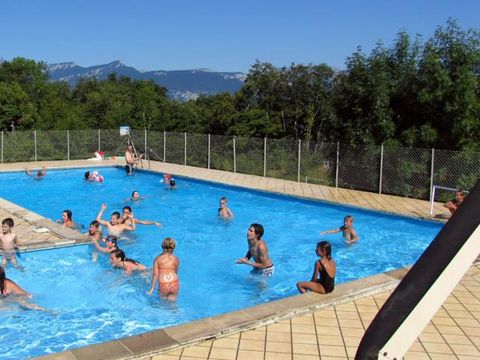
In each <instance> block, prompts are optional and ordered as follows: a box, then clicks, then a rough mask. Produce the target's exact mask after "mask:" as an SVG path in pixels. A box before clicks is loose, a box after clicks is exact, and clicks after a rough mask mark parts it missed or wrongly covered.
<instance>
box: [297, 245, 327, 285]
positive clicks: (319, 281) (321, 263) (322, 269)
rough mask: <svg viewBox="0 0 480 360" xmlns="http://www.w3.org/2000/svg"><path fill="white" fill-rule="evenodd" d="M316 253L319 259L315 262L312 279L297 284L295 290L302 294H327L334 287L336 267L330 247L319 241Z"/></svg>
mask: <svg viewBox="0 0 480 360" xmlns="http://www.w3.org/2000/svg"><path fill="white" fill-rule="evenodd" d="M316 253H317V255H318V256H320V259H319V260H317V261H316V262H315V266H314V268H313V275H312V279H311V280H310V281H300V282H297V289H298V291H300V293H302V294H303V293H305V292H307V291H313V292H316V293H319V294H328V293H331V292H332V291H333V289H334V287H335V274H336V272H337V265H336V264H335V261H334V260H333V258H332V246H331V245H330V243H329V242H328V241H321V242H319V243H318V244H317V250H316Z"/></svg>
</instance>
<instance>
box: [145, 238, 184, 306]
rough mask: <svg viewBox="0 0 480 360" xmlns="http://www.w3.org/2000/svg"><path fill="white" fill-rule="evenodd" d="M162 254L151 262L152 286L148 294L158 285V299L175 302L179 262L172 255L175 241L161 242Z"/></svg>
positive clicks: (166, 239) (166, 240) (167, 239)
mask: <svg viewBox="0 0 480 360" xmlns="http://www.w3.org/2000/svg"><path fill="white" fill-rule="evenodd" d="M162 249H163V252H162V254H161V255H159V256H157V257H156V258H155V260H154V261H153V276H152V285H151V287H150V290H149V291H148V294H149V295H151V294H152V293H153V291H154V290H155V288H156V287H157V283H158V293H159V295H160V297H162V298H164V299H166V300H170V301H175V300H177V296H178V290H179V286H178V266H179V265H180V262H179V260H178V258H177V257H176V256H175V255H173V250H174V249H175V240H174V239H172V238H165V239H164V240H163V242H162Z"/></svg>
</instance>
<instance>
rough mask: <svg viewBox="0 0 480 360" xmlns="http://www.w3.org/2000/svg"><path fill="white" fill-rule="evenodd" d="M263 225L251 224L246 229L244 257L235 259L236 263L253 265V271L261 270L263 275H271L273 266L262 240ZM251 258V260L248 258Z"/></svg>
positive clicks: (273, 269)
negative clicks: (246, 248)
mask: <svg viewBox="0 0 480 360" xmlns="http://www.w3.org/2000/svg"><path fill="white" fill-rule="evenodd" d="M263 232H264V231H263V226H262V225H260V224H251V225H250V227H249V228H248V230H247V242H248V251H247V254H246V255H245V257H244V258H240V259H238V260H237V261H236V263H237V264H246V265H250V266H252V267H253V269H254V271H258V272H261V273H262V274H263V275H264V276H272V275H273V273H274V272H275V267H274V266H273V263H272V261H271V260H270V257H269V255H268V248H267V244H266V243H265V241H264V240H262V236H263ZM251 258H253V262H250V261H249V260H250V259H251Z"/></svg>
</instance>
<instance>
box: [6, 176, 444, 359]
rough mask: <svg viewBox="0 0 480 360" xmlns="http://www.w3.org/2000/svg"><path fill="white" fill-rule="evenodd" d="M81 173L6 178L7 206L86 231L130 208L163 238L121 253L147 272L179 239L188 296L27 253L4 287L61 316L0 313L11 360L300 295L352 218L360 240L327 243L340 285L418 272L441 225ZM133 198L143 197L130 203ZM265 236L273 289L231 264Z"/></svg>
mask: <svg viewBox="0 0 480 360" xmlns="http://www.w3.org/2000/svg"><path fill="white" fill-rule="evenodd" d="M84 171H85V170H84V169H77V170H68V171H67V170H59V171H49V173H48V175H47V178H46V179H44V180H42V181H34V180H32V179H30V178H26V177H25V175H24V174H22V173H7V174H2V175H0V185H1V186H0V196H1V197H4V198H6V199H8V200H10V201H12V202H15V203H17V204H19V205H21V206H24V207H26V208H29V209H31V210H33V211H35V212H37V213H39V214H42V215H44V216H46V217H48V218H51V219H54V220H55V219H57V218H59V217H60V215H61V212H62V210H64V209H70V210H72V211H73V214H74V220H75V221H77V222H78V223H81V224H84V225H85V226H88V224H89V223H90V221H91V220H93V219H94V218H95V217H96V214H97V212H98V210H99V209H100V205H101V203H102V202H105V203H106V204H107V205H108V208H107V210H106V217H107V218H108V217H109V214H110V213H111V212H112V211H114V210H118V211H120V210H121V208H122V207H123V206H125V205H130V206H132V208H133V211H134V213H135V215H136V217H138V218H140V219H149V220H159V221H161V222H162V223H163V224H164V225H165V227H164V228H161V229H159V228H156V227H154V226H143V227H139V229H138V230H137V231H135V234H134V237H133V238H132V239H130V240H125V241H124V242H123V243H121V244H120V247H121V248H122V249H124V250H125V251H126V253H127V255H128V256H129V257H131V258H134V259H137V260H140V261H142V263H144V264H147V265H149V266H151V263H152V261H153V258H154V257H155V256H156V255H157V254H159V253H160V252H161V246H160V244H161V240H162V239H163V238H164V237H166V236H171V237H174V238H175V239H176V240H177V250H176V251H175V253H176V255H177V256H178V257H179V258H180V272H179V275H180V281H181V286H180V296H179V299H178V301H177V303H176V304H167V303H164V302H161V301H159V300H158V299H157V298H156V297H149V296H147V295H146V291H147V290H148V288H149V284H150V278H143V277H141V276H138V275H134V276H130V277H128V276H124V275H123V274H122V272H121V271H119V270H112V269H111V267H110V266H109V264H108V260H107V257H106V256H102V255H100V256H99V259H98V261H97V262H96V263H94V262H92V249H91V247H90V246H77V247H70V248H65V249H58V250H48V251H39V252H34V253H26V254H24V255H23V256H22V258H21V259H20V262H21V264H22V265H23V266H24V267H25V271H24V272H21V271H18V270H15V269H12V268H11V267H9V268H8V269H7V276H8V277H10V278H11V279H13V280H15V281H17V282H18V283H19V284H21V285H22V286H23V287H24V288H26V289H27V290H29V291H30V292H32V293H33V294H34V300H35V302H37V303H38V304H40V305H42V306H44V307H46V308H49V309H51V310H52V311H54V314H48V313H47V314H45V313H40V312H35V311H18V309H17V308H16V307H13V308H7V309H5V311H3V312H2V313H1V315H0V316H1V317H2V325H1V327H0V328H1V329H2V331H0V345H1V346H2V349H4V352H3V357H5V358H19V357H20V358H23V357H28V356H35V355H40V354H43V353H48V352H57V351H62V350H65V349H68V348H73V347H78V346H83V345H87V344H92V343H98V342H103V341H106V340H112V339H116V338H120V337H125V336H129V335H133V334H139V333H142V332H145V331H149V330H153V329H157V328H161V327H164V326H168V325H173V324H178V323H183V322H187V321H191V320H193V319H198V318H202V317H206V316H212V315H216V314H220V313H225V312H228V311H232V310H235V309H239V308H243V307H246V306H250V305H255V304H259V303H264V302H268V301H271V300H274V299H279V298H283V297H286V296H289V295H293V294H296V289H295V282H296V281H299V280H306V279H309V278H310V276H311V272H312V269H313V264H314V261H315V260H316V256H315V244H316V242H317V241H318V240H320V236H319V235H318V233H319V231H320V230H326V229H332V228H334V227H338V226H339V225H341V223H342V219H343V217H344V216H345V215H346V214H351V215H353V216H354V218H355V228H356V230H357V232H358V233H359V235H360V241H359V243H358V244H355V245H353V246H347V245H345V244H344V243H343V240H342V238H341V235H340V234H334V235H325V236H322V237H321V238H322V239H327V240H329V241H331V243H332V246H333V255H334V258H335V259H336V261H337V267H338V274H337V282H345V281H349V280H352V279H356V278H361V277H365V276H368V275H372V274H376V273H379V272H383V271H386V270H391V269H395V268H398V267H401V266H404V265H407V264H411V263H413V262H414V261H415V260H416V259H417V258H418V256H419V255H420V254H421V252H422V251H423V249H425V247H426V246H427V245H428V244H429V242H430V241H431V240H432V239H433V238H434V236H435V235H436V234H437V232H438V231H439V230H440V227H441V225H440V224H438V223H432V222H427V221H417V220H412V219H409V218H404V217H395V216H390V215H386V214H380V213H374V212H371V211H365V210H361V209H356V208H349V207H343V206H334V205H330V204H325V203H322V202H316V201H306V200H300V199H296V198H292V197H284V196H278V195H272V194H267V193H261V192H253V191H247V190H243V189H238V188H234V187H229V186H222V185H217V184H212V183H206V182H200V181H192V180H187V179H183V178H178V179H177V189H176V190H174V191H170V190H166V189H164V187H163V185H162V184H161V183H160V182H159V180H160V179H161V177H160V175H159V174H154V173H150V172H142V173H137V174H136V175H135V176H133V177H126V176H125V174H124V171H123V169H115V168H108V169H101V173H102V174H103V176H104V177H105V182H104V183H103V184H95V183H86V182H84V181H83V173H84ZM133 190H138V191H140V193H141V194H142V195H143V196H144V197H145V199H144V200H142V201H141V202H138V203H134V204H132V203H130V202H126V201H124V200H125V199H126V198H128V197H129V196H130V195H131V192H132V191H133ZM221 196H227V197H228V198H229V205H230V207H231V208H232V210H233V211H234V213H235V218H234V220H233V221H231V222H224V221H221V220H219V219H218V217H217V215H216V210H217V207H218V199H219V198H220V197H221ZM253 222H259V223H261V224H263V225H264V226H265V235H264V239H265V240H266V242H267V244H268V246H269V250H270V256H271V258H272V261H273V262H274V264H275V266H276V273H275V275H274V276H273V277H272V278H270V279H268V280H266V279H263V278H261V277H258V276H254V275H252V274H250V272H249V270H250V268H249V267H247V266H244V265H236V264H234V262H235V260H236V259H237V258H239V257H242V256H244V255H245V252H246V250H247V244H246V230H247V228H248V226H249V224H250V223H253Z"/></svg>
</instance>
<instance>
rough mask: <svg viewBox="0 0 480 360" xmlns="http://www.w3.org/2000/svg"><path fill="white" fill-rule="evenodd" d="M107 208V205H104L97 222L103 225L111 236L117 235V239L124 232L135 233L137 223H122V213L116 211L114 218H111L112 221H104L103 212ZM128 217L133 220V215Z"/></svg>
mask: <svg viewBox="0 0 480 360" xmlns="http://www.w3.org/2000/svg"><path fill="white" fill-rule="evenodd" d="M106 208H107V205H105V204H102V207H101V209H100V212H99V213H98V215H97V221H98V222H99V223H100V224H102V225H103V226H106V227H107V231H108V234H109V235H115V236H116V237H120V235H122V233H123V232H124V231H133V230H135V221H126V222H124V223H121V222H120V213H119V212H118V211H114V212H113V213H112V216H111V217H110V221H105V220H102V216H103V212H104V211H105V209H106ZM128 217H131V218H132V219H133V214H132V213H130V214H128Z"/></svg>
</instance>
